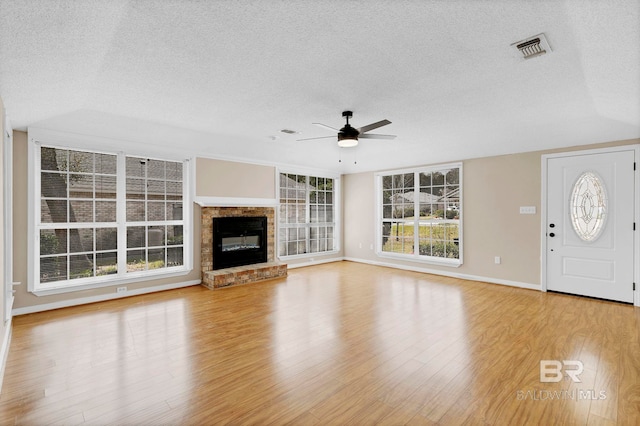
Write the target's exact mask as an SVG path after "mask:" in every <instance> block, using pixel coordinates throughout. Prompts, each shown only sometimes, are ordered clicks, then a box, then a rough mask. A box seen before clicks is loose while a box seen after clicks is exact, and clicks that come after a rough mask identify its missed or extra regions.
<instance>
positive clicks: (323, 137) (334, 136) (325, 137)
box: [296, 135, 336, 141]
mask: <svg viewBox="0 0 640 426" xmlns="http://www.w3.org/2000/svg"><path fill="white" fill-rule="evenodd" d="M327 138H336V135H332V136H320V137H319V138H304V139H296V141H310V140H314V139H327Z"/></svg>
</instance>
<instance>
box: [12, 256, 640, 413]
mask: <svg viewBox="0 0 640 426" xmlns="http://www.w3.org/2000/svg"><path fill="white" fill-rule="evenodd" d="M13 327H14V328H13V338H12V342H11V347H10V352H9V357H8V361H7V366H6V372H5V377H4V386H3V388H2V393H1V394H0V424H1V425H10V424H20V425H44V424H64V425H81V424H84V425H103V424H118V425H135V424H141V425H161V424H167V425H174V424H175V425H178V424H180V425H182V424H186V425H224V424H231V425H244V424H256V425H271V424H273V425H285V424H291V425H316V424H318V425H345V424H355V425H367V424H381V425H405V424H406V425H425V424H427V425H432V424H442V425H452V424H498V425H502V424H504V425H517V424H571V425H573V424H582V425H613V424H628V425H637V424H640V339H639V335H640V309H638V308H634V307H633V306H630V305H624V304H619V303H613V302H606V301H600V300H593V299H587V298H581V297H575V296H568V295H559V294H545V293H541V292H536V291H531V290H524V289H517V288H510V287H505V286H500V285H492V284H484V283H478V282H467V281H463V280H458V279H451V278H445V277H438V276H433V275H427V274H420V273H414V272H407V271H399V270H394V269H388V268H381V267H375V266H370V265H363V264H357V263H352V262H338V263H331V264H325V265H319V266H313V267H307V268H301V269H293V270H290V271H289V276H288V277H287V278H282V279H277V280H272V281H268V282H262V283H256V284H250V285H245V286H238V287H232V288H226V289H221V290H216V291H210V290H207V289H205V288H203V287H199V286H198V287H190V288H185V289H179V290H172V291H166V292H162V293H155V294H150V295H144V296H137V297H131V298H126V299H119V300H114V301H109V302H103V303H96V304H92V305H86V306H80V307H73V308H66V309H60V310H56V311H49V312H42V313H37V314H32V315H25V316H19V317H16V318H14V326H13ZM541 360H560V361H562V360H578V361H581V362H582V363H583V365H584V371H583V372H582V374H580V376H579V378H580V379H581V382H580V383H575V382H573V381H572V380H570V379H569V378H567V377H565V378H564V379H562V380H561V381H560V382H558V383H541V381H540V361H541Z"/></svg>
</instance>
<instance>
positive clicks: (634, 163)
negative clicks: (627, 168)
mask: <svg viewBox="0 0 640 426" xmlns="http://www.w3.org/2000/svg"><path fill="white" fill-rule="evenodd" d="M635 169H636V162H635V161H634V162H633V170H635Z"/></svg>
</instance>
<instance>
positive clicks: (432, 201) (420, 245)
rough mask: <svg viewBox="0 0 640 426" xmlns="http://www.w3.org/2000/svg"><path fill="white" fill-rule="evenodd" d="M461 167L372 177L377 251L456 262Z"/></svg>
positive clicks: (459, 246) (459, 240)
mask: <svg viewBox="0 0 640 426" xmlns="http://www.w3.org/2000/svg"><path fill="white" fill-rule="evenodd" d="M461 175H462V165H461V164H451V165H443V166H436V167H429V168H423V169H419V170H403V171H398V172H391V173H379V174H377V175H376V179H377V192H378V197H379V198H378V199H379V211H378V226H379V230H380V231H379V237H378V254H379V255H382V256H393V257H399V258H410V259H413V260H421V261H428V262H435V263H444V264H449V265H460V264H461V263H462V258H461V254H462V250H461V249H462V232H461V221H460V219H461V217H462V203H461V194H460V190H461Z"/></svg>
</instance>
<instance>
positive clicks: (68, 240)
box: [33, 144, 187, 291]
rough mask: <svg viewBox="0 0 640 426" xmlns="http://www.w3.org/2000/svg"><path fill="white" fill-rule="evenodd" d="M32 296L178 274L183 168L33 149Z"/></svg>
mask: <svg viewBox="0 0 640 426" xmlns="http://www.w3.org/2000/svg"><path fill="white" fill-rule="evenodd" d="M35 155H36V161H35V166H36V169H37V176H38V179H37V182H36V192H37V194H36V195H35V197H37V199H38V202H37V203H35V209H36V212H35V215H34V219H35V228H34V229H35V233H36V238H37V241H38V243H37V244H36V245H35V246H34V248H35V251H36V253H35V259H36V261H35V262H34V269H35V273H34V279H33V282H34V285H33V290H35V291H45V290H55V289H60V288H72V287H73V288H76V287H82V288H86V287H87V286H89V287H91V286H97V285H110V284H114V283H115V282H117V281H121V280H123V279H127V278H140V277H143V276H154V274H155V276H157V275H158V274H159V273H170V272H179V271H184V270H186V268H185V250H184V246H185V243H186V241H185V238H184V235H185V234H184V229H185V225H186V223H185V220H184V217H183V201H184V198H185V194H187V192H186V185H185V182H184V179H183V175H184V167H185V166H184V163H183V162H176V161H164V160H155V159H147V158H141V157H132V156H126V155H125V154H122V153H120V154H114V153H105V152H95V151H86V150H76V149H67V148H61V147H53V146H44V145H42V146H41V145H38V144H37V145H36V147H35Z"/></svg>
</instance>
